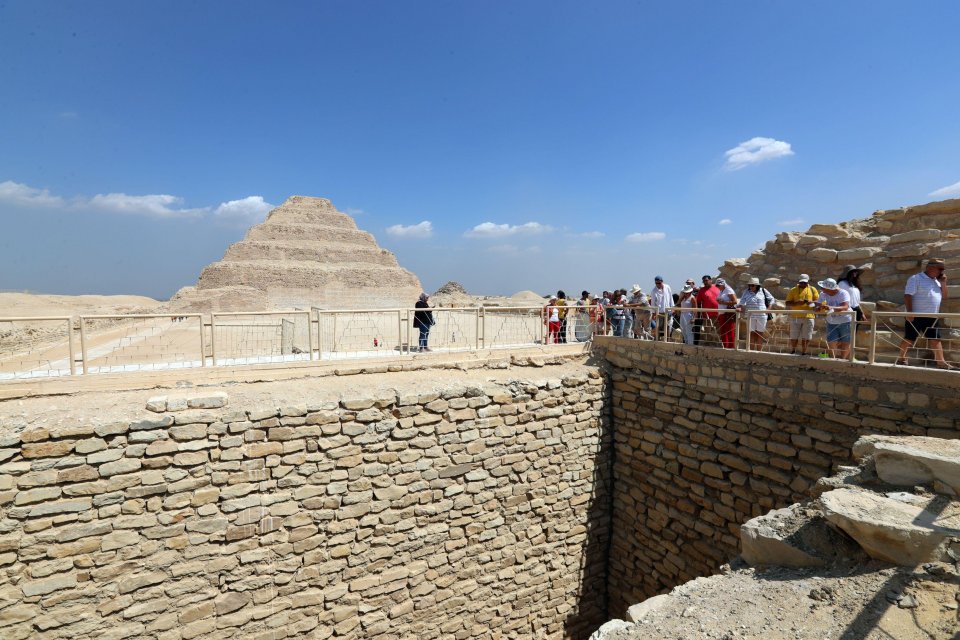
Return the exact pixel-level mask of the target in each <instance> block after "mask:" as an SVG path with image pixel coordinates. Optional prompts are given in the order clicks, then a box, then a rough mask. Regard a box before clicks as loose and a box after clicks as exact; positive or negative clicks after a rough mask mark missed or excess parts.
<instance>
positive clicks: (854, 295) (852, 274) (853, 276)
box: [837, 264, 867, 333]
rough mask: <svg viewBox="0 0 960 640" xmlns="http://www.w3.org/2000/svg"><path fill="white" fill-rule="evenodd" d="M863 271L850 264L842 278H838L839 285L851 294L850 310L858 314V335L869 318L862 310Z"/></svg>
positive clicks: (855, 329)
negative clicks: (859, 328)
mask: <svg viewBox="0 0 960 640" xmlns="http://www.w3.org/2000/svg"><path fill="white" fill-rule="evenodd" d="M861 273H863V270H862V269H861V268H860V267H857V266H854V265H852V264H848V265H847V266H845V267H844V268H843V271H842V272H841V273H840V277H839V278H837V284H838V285H840V288H841V289H843V290H844V291H846V292H847V293H849V294H850V310H851V311H855V312H856V314H857V317H856V320H855V324H854V325H853V332H854V333H856V331H857V328H858V327H859V325H860V323H862V322H863V321H864V320H866V318H867V316H866V314H865V313H864V312H863V309H861V308H860V274H861Z"/></svg>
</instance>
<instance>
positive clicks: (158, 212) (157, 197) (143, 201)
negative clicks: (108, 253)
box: [86, 193, 210, 218]
mask: <svg viewBox="0 0 960 640" xmlns="http://www.w3.org/2000/svg"><path fill="white" fill-rule="evenodd" d="M86 204H87V206H89V207H90V208H92V209H96V210H98V211H106V212H109V213H122V214H129V215H142V216H152V217H156V218H184V217H192V216H200V215H203V214H204V213H207V212H208V211H210V208H209V207H203V208H200V209H177V208H175V207H176V205H180V204H183V198H181V197H179V196H170V195H164V194H154V195H146V196H131V195H127V194H126V193H107V194H102V193H98V194H97V195H95V196H93V197H92V198H90V201H89V202H87V203H86Z"/></svg>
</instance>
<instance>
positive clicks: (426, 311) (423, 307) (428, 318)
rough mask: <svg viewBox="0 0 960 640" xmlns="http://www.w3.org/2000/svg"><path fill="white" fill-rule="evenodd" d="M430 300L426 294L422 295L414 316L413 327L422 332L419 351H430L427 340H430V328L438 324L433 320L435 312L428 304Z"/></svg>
mask: <svg viewBox="0 0 960 640" xmlns="http://www.w3.org/2000/svg"><path fill="white" fill-rule="evenodd" d="M429 299H430V296H428V295H427V294H425V293H421V294H420V299H419V300H417V304H415V305H414V306H415V307H416V309H417V310H416V311H415V312H414V314H413V326H414V327H416V328H417V329H419V330H420V343H419V348H418V350H419V351H430V348H429V347H428V346H427V340H428V339H429V338H430V327H432V326H433V325H434V324H436V321H435V320H434V319H433V311H431V310H430V305H429V304H427V300H429Z"/></svg>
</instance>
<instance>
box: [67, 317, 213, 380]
mask: <svg viewBox="0 0 960 640" xmlns="http://www.w3.org/2000/svg"><path fill="white" fill-rule="evenodd" d="M80 329H81V331H80V333H81V357H82V358H83V364H84V369H85V372H86V373H113V372H120V371H151V370H162V369H182V368H188V367H200V366H202V365H203V359H202V355H201V353H200V346H201V342H200V340H201V338H200V332H201V329H202V326H201V322H200V316H199V315H189V316H159V315H142V316H81V317H80Z"/></svg>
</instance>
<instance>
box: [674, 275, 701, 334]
mask: <svg viewBox="0 0 960 640" xmlns="http://www.w3.org/2000/svg"><path fill="white" fill-rule="evenodd" d="M694 291H695V289H694V287H693V280H687V284H686V286H685V287H684V288H683V289H681V290H680V300H679V302H678V306H679V307H680V308H681V309H682V311H681V312H680V332H681V333H682V334H683V342H684V343H685V344H694V335H693V324H694V318H693V311H692V309H695V308H696V306H697V301H696V299H695V298H694V295H693V294H694Z"/></svg>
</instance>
